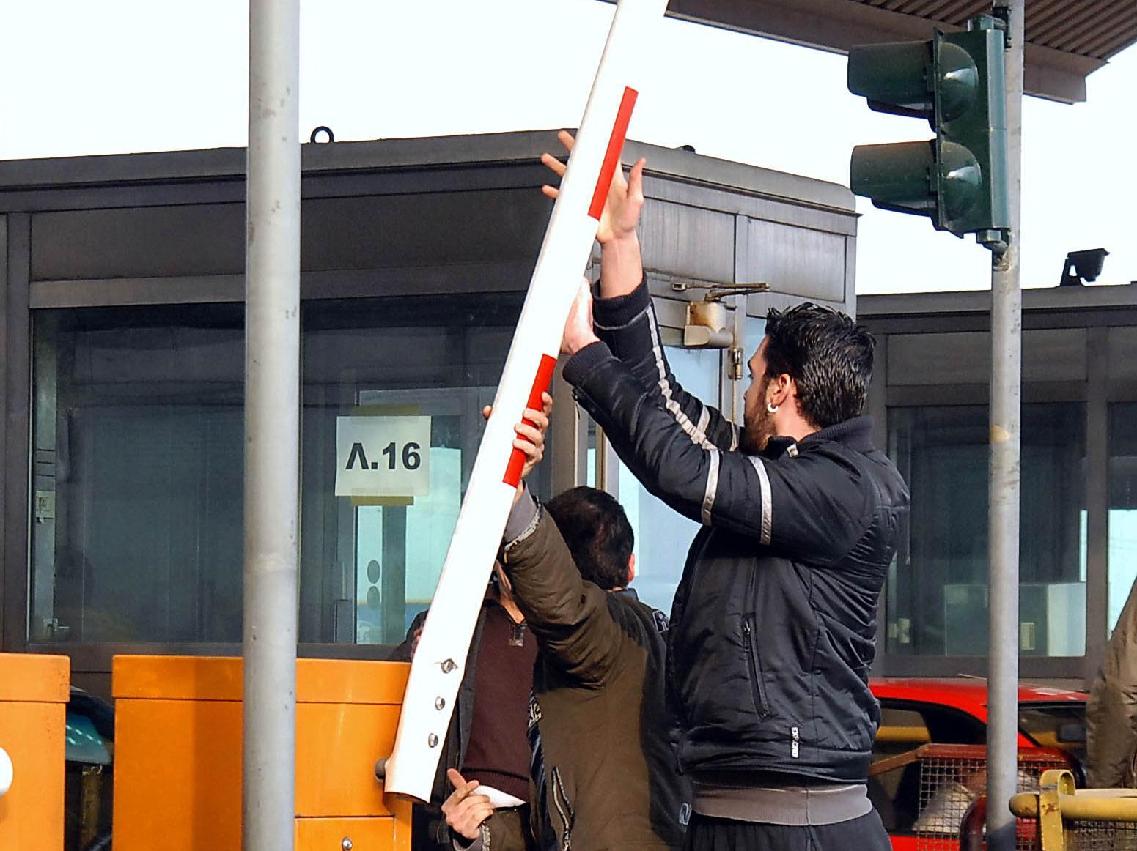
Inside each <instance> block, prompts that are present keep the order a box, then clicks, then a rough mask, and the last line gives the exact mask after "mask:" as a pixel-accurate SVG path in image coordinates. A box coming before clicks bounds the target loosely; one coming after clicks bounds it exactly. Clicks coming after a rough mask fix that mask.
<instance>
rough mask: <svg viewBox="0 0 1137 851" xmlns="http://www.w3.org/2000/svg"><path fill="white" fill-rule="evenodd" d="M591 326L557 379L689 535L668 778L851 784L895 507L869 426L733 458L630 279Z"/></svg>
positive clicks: (872, 709) (895, 483)
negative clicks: (675, 765)
mask: <svg viewBox="0 0 1137 851" xmlns="http://www.w3.org/2000/svg"><path fill="white" fill-rule="evenodd" d="M594 316H595V319H596V324H597V328H598V330H599V332H600V334H601V337H602V339H603V340H604V342H601V343H596V344H593V345H592V346H589V347H588V348H586V349H584V350H582V351H580V352H578V353H577V354H576V355H575V356H574V357H573V358H572V359H571V360H570V361H569V362H568V364H566V367H565V377H566V379H568V381H569V382H570V383H571V384H572V385H573V386H574V387H575V390H576V394H577V398H578V400H579V401H580V403H581V404H582V405H583V406H584V407H585V408H586V409H587V410H588V412H589V413H590V414H592V416H593V417H594V418H595V419H596V421H597V423H598V424H599V425H600V426H601V427H602V428H603V429H604V431H605V433H606V435H607V436H608V438H609V439H610V440H611V441H612V444H613V446H614V447H615V449H616V451H617V453H618V454H619V455H620V458H621V459H622V460H623V461H624V463H625V464H627V465H628V467H629V468H630V469H631V470H632V472H633V473H635V475H636V477H637V478H638V479H639V480H640V481H641V482H642V483H643V484H644V486H645V487H646V488H647V489H648V490H649V491H651V492H652V493H654V494H655V495H656V496H658V497H660V498H661V499H663V500H664V501H665V502H667V503H668V504H669V505H670V506H672V507H673V508H674V509H675V510H677V511H679V512H680V513H682V514H684V515H686V516H688V517H690V518H691V519H693V520H696V521H700V522H702V523H703V527H704V528H703V529H702V530H701V531H700V532H699V534H698V535H697V536H696V538H695V541H694V543H693V544H692V545H691V549H690V552H689V554H688V557H687V563H686V566H685V568H684V573H683V579H682V582H681V583H680V585H679V589H678V591H677V592H676V596H675V602H674V607H673V609H672V618H671V638H670V652H671V655H670V659H669V665H670V671H669V691H670V695H671V697H672V699H673V700H674V701H675V712H676V714H677V716H678V718H679V723H680V725H681V727H682V734H681V738H680V743H679V760H680V764H681V766H682V768H683V769H684V770H685V771H686V772H688V773H690V774H692V775H693V776H694V777H695V779H697V780H706V781H708V782H712V783H716V782H725V783H732V784H733V783H741V784H749V783H755V784H764V783H769V782H770V779H771V776H773V777H775V778H776V777H784V778H786V779H787V780H789V781H793V780H806V781H808V780H813V781H832V782H864V780H865V777H866V774H867V769H868V764H869V760H870V757H871V751H872V741H873V737H874V735H875V733H876V727H877V724H878V722H879V707H878V705H877V702H876V700H875V699H874V698H873V696H872V693H871V692H870V691H869V688H868V671H869V666H870V665H871V663H872V660H873V655H874V651H875V641H874V638H875V633H876V605H877V599H878V597H879V595H880V591H881V588H882V586H883V583H884V578H885V574H886V572H887V569H888V565H889V563H890V562H891V560H892V557H893V554H894V552H895V548H896V540H897V533H898V526H899V522H900V518H901V515H902V514H903V512H905V511H906V510H907V507H908V490H907V488H906V486H905V484H904V481H903V480H902V479H901V477H900V474H899V473H898V472H897V470H896V467H895V466H894V465H893V464H892V462H891V461H889V459H888V458H887V457H886V456H885V455H883V454H882V453H880V452H878V451H876V450H874V449H873V447H872V443H871V422H870V421H869V420H868V419H867V418H864V417H861V418H856V419H853V420H849V421H846V422H843V423H839V424H837V425H835V426H832V427H830V428H827V429H823V430H822V431H819V432H817V433H815V434H812V435H810V436H809V437H807V438H805V439H804V440H802V441H800V442H798V443H794V442H793V441H792V440H789V439H775V440H773V441H771V445H770V447H769V448H768V450H767V452H766V453H765V455H764V456H763V457H761V458H759V457H754V456H748V455H745V454H743V453H741V452H739V451H738V443H739V434H738V430H737V428H736V427H734V426H733V425H732V424H731V423H729V422H728V421H726V420H725V419H724V418H723V417H721V416H720V415H719V414H718V412H716V411H714V410H712V409H711V408H708V407H704V406H703V405H702V404H701V403H700V402H699V401H698V400H697V399H695V398H694V397H692V396H690V395H688V394H686V393H685V392H683V390H682V389H681V388H680V387H679V385H678V384H677V383H676V381H675V379H674V376H673V375H672V374H671V372H670V370H669V368H668V366H667V362H666V359H665V357H664V355H663V348H662V346H661V345H660V342H659V335H658V331H657V329H656V327H655V318H654V313H653V311H652V306H651V299H650V296H649V294H648V292H647V289H646V288H645V287H643V286H641V287H640V288H639V289H638V290H636V291H635V292H633V293H632V294H630V295H628V296H625V297H622V298H619V299H609V300H598V301H597V302H596V304H595V307H594ZM609 347H611V348H609Z"/></svg>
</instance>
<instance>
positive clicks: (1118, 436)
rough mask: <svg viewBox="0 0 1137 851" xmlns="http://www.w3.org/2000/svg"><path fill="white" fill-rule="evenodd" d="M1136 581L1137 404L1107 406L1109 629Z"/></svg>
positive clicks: (1115, 622) (1115, 621) (1115, 623)
mask: <svg viewBox="0 0 1137 851" xmlns="http://www.w3.org/2000/svg"><path fill="white" fill-rule="evenodd" d="M1135 580H1137V404H1133V403H1127V404H1116V405H1110V407H1109V614H1108V617H1109V620H1108V625H1109V631H1110V632H1113V628H1114V627H1115V626H1116V625H1117V619H1118V617H1120V616H1121V610H1122V608H1123V607H1124V606H1125V601H1126V599H1127V598H1128V597H1129V592H1130V589H1132V587H1133V583H1134V581H1135Z"/></svg>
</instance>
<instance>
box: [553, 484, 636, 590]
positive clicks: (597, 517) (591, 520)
mask: <svg viewBox="0 0 1137 851" xmlns="http://www.w3.org/2000/svg"><path fill="white" fill-rule="evenodd" d="M545 510H546V511H548V512H549V515H550V516H551V517H552V518H553V521H554V522H555V523H556V524H557V528H558V529H560V531H561V536H562V537H563V538H564V539H565V543H566V544H568V548H569V552H571V553H572V557H573V561H575V562H576V567H577V570H579V571H580V575H581V576H583V577H584V578H585V579H587V580H588V581H589V582H592V583H595V584H596V585H598V586H599V587H600V588H603V589H604V590H605V591H611V590H612V589H613V588H623V587H624V586H625V585H627V584H628V561H629V559H630V558H631V556H632V549H633V547H634V546H635V535H634V533H633V532H632V524H631V523H629V522H628V515H627V514H625V513H624V508H623V506H621V505H620V503H618V502H617V501H616V500H615V499H614V498H613V497H612V496H611V494H608V493H605V492H604V491H602V490H597V489H596V488H590V487H586V486H584V485H581V486H580V487H575V488H571V489H569V490H567V491H565V492H564V493H562V494H559V495H557V496H555V497H553V498H552V499H551V500H549V502H548V504H546V506H545Z"/></svg>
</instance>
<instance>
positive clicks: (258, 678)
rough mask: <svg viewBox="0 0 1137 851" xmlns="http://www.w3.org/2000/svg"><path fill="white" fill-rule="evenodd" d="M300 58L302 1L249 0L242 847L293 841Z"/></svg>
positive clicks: (275, 849)
mask: <svg viewBox="0 0 1137 851" xmlns="http://www.w3.org/2000/svg"><path fill="white" fill-rule="evenodd" d="M299 67H300V4H299V0H250V2H249V151H248V196H247V221H246V234H245V235H246V240H247V247H246V255H245V263H246V266H245V275H246V295H245V574H244V576H245V627H244V665H245V667H244V677H245V700H244V712H245V715H244V789H243V792H244V797H243V847H244V849H245V851H290V849H291V848H292V847H293V831H294V821H295V807H294V794H295V783H294V779H295V769H296V744H295V741H296V605H297V590H296V588H297V579H296V576H297V561H298V556H297V540H298V534H297V524H298V520H297V518H298V514H299V512H298V505H299V437H298V435H299V409H300V139H299V109H298V103H299V97H298V82H299Z"/></svg>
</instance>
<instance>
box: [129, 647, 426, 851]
mask: <svg viewBox="0 0 1137 851" xmlns="http://www.w3.org/2000/svg"><path fill="white" fill-rule="evenodd" d="M242 670H243V669H242V661H241V659H239V658H217V657H207V656H119V657H117V658H116V659H115V661H114V677H113V681H114V696H115V702H116V716H115V746H116V754H115V762H116V766H115V810H114V847H115V849H116V851H150V849H153V848H154V847H155V845H156V844H158V838H159V837H160V845H161V847H162V848H163V849H167V851H215V849H221V848H233V849H236V848H240V847H241V762H242V759H241V754H242V697H241V696H242V688H243V679H242ZM409 670H410V665H408V664H406V663H402V662H365V661H351V660H337V659H300V660H298V661H297V664H296V797H295V805H296V833H295V847H296V851H351V849H354V851H409V849H410V837H411V806H410V802H409V801H408V800H406V799H401V798H397V797H395V796H390V797H388V796H384V795H383V789H382V786H381V785H380V783H379V781H378V780H376V778H375V773H374V768H375V761H376V758H377V757H379V756H385V755H387V754H389V753H390V752H391V750H392V748H393V746H394V741H395V731H396V728H397V727H398V722H399V711H400V708H401V707H400V704H401V702H402V698H403V691H404V690H405V688H406V681H407V674H408V672H409Z"/></svg>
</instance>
